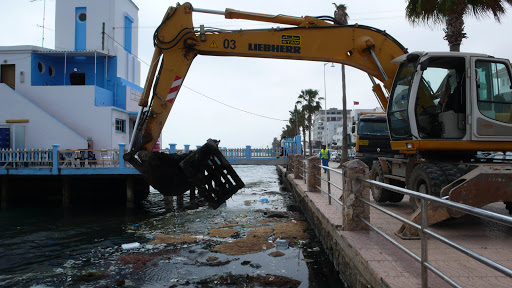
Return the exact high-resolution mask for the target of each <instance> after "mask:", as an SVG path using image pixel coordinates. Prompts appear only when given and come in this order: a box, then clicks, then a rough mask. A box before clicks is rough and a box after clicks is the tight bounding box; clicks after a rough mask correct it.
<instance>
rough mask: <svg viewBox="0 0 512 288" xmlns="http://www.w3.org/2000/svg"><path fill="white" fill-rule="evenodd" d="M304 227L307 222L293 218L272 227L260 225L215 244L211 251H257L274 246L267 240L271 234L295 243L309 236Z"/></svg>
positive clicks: (228, 252) (249, 252)
mask: <svg viewBox="0 0 512 288" xmlns="http://www.w3.org/2000/svg"><path fill="white" fill-rule="evenodd" d="M306 229H307V224H306V222H303V221H295V220H293V221H288V222H283V223H277V224H276V225H274V226H273V227H260V228H257V229H254V230H251V231H249V233H248V234H247V237H245V238H242V239H238V240H235V241H233V242H230V243H225V244H221V245H218V246H215V247H213V249H212V250H211V251H213V252H220V253H224V254H227V255H244V254H251V253H257V252H260V251H263V250H267V249H271V248H274V246H275V245H274V243H272V242H269V240H268V239H269V238H270V236H272V235H273V236H274V237H273V238H274V239H278V238H280V239H286V240H288V241H290V242H292V243H295V242H296V241H297V240H306V239H308V238H309V235H308V234H306V233H304V230H306Z"/></svg>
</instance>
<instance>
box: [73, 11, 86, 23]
mask: <svg viewBox="0 0 512 288" xmlns="http://www.w3.org/2000/svg"><path fill="white" fill-rule="evenodd" d="M76 18H77V20H78V22H85V20H87V14H86V13H85V12H80V13H78V15H77V17H76Z"/></svg>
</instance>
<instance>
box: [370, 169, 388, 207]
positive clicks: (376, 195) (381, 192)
mask: <svg viewBox="0 0 512 288" xmlns="http://www.w3.org/2000/svg"><path fill="white" fill-rule="evenodd" d="M370 179H371V180H374V181H378V182H384V174H383V172H382V167H381V166H380V161H373V164H372V171H371V172H370ZM371 191H372V196H373V200H375V202H378V203H384V202H387V201H389V200H390V199H391V193H393V191H390V190H388V189H384V188H382V187H378V186H376V185H371Z"/></svg>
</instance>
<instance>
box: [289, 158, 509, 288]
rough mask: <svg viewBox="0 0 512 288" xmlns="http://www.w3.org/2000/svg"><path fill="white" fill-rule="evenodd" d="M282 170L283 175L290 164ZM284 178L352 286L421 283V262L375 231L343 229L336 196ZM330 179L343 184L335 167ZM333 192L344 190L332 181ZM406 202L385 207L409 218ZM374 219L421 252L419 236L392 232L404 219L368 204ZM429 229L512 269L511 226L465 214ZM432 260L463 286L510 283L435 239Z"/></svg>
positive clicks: (494, 207)
mask: <svg viewBox="0 0 512 288" xmlns="http://www.w3.org/2000/svg"><path fill="white" fill-rule="evenodd" d="M338 165H339V164H338V163H333V162H331V163H330V164H329V166H330V167H332V168H336V167H337V166H338ZM279 169H281V172H283V176H284V175H285V174H284V173H285V172H286V169H285V168H283V167H279ZM322 178H324V179H326V174H325V173H322ZM286 179H287V181H288V184H290V185H289V186H291V188H293V190H295V191H294V192H295V193H296V194H297V196H298V197H299V199H300V204H301V206H302V208H303V210H305V213H306V214H307V217H308V220H309V221H310V222H312V223H311V224H312V226H313V227H316V228H315V230H316V232H317V234H318V235H319V237H320V238H321V239H322V242H323V244H324V247H325V249H326V251H327V252H328V254H329V256H330V257H331V259H332V260H333V262H334V264H335V266H336V267H338V271H339V272H340V276H341V277H342V278H343V279H345V280H346V282H347V284H348V285H349V287H351V288H355V287H421V268H420V264H419V263H418V262H416V261H415V260H413V259H412V258H410V257H409V256H408V255H407V254H405V253H404V252H402V251H401V250H400V249H399V248H397V247H395V246H394V245H393V244H391V243H390V242H389V241H388V240H386V239H385V238H383V237H382V236H380V235H379V234H377V233H376V232H373V231H343V230H342V207H341V205H340V204H338V203H336V202H335V201H332V205H329V204H328V196H327V194H325V193H321V192H307V191H306V190H307V188H306V184H305V183H304V180H302V179H293V173H292V174H288V175H286ZM331 181H332V182H333V183H335V184H336V185H338V186H340V187H341V186H342V176H341V175H340V174H338V173H332V172H331ZM322 190H324V191H327V183H326V182H325V181H322ZM331 192H332V194H333V195H334V196H335V197H336V199H338V198H339V197H340V196H341V193H342V192H341V191H340V190H339V189H337V188H335V187H333V186H331ZM372 201H373V200H372ZM408 203H409V199H408V196H405V198H404V200H402V202H400V203H394V204H392V203H388V204H384V205H382V206H386V207H387V208H388V209H389V210H391V211H393V212H395V213H397V214H399V215H401V216H403V217H405V218H408V216H409V215H410V214H411V213H412V211H411V210H410V208H409V207H408ZM484 209H487V210H491V211H493V212H496V213H500V214H504V215H508V212H507V210H506V209H505V205H504V204H503V203H494V204H490V205H488V206H485V207H484ZM370 221H371V223H372V224H373V225H376V226H377V227H379V228H380V229H381V230H383V231H384V232H385V233H386V234H387V235H389V236H391V237H392V238H393V239H394V240H396V241H398V242H399V243H400V244H402V245H403V246H405V247H406V248H408V249H409V250H411V251H413V253H414V254H416V255H418V256H421V250H420V249H421V248H420V240H402V239H400V238H399V237H397V236H395V235H394V232H396V231H397V230H398V229H399V227H400V226H401V222H400V221H398V220H395V219H394V218H392V217H390V216H388V215H386V214H384V213H382V212H380V211H378V210H376V209H374V208H371V209H370ZM431 228H432V230H434V231H435V232H436V233H438V234H440V235H442V236H444V237H446V238H448V239H450V240H451V241H453V242H455V243H457V244H459V245H462V246H464V247H466V248H469V249H471V250H473V251H474V252H476V253H478V254H480V255H482V256H484V257H487V258H489V259H491V260H492V261H495V262H497V263H499V264H501V265H503V266H505V267H507V268H512V227H508V226H504V225H501V224H497V223H494V222H491V221H488V220H484V219H479V218H477V217H474V216H471V215H466V216H463V217H461V218H458V219H453V220H451V219H450V220H447V221H445V222H442V223H438V224H436V225H434V226H432V227H431ZM428 262H429V263H430V264H431V265H433V266H434V267H436V268H437V269H439V270H440V271H441V272H443V273H445V274H446V275H447V276H448V277H450V278H451V279H453V280H454V281H455V282H456V283H458V284H459V285H460V286H462V287H478V288H485V287H492V288H498V287H500V288H501V287H503V288H505V287H506V288H510V287H512V278H509V277H507V276H505V275H503V274H501V273H499V272H496V271H495V270H493V269H491V268H488V267H486V266H485V265H483V264H480V263H479V262H477V261H476V260H473V259H472V258H470V257H468V256H466V255H464V254H462V253H460V252H458V251H456V250H455V249H453V248H450V247H448V246H447V245H445V244H443V243H441V242H439V241H438V240H435V239H432V238H431V239H429V241H428ZM428 281H429V282H428V283H429V287H451V286H450V285H449V284H447V283H446V282H445V281H444V280H442V279H440V278H439V277H438V276H436V275H435V274H433V273H432V272H430V273H429V278H428Z"/></svg>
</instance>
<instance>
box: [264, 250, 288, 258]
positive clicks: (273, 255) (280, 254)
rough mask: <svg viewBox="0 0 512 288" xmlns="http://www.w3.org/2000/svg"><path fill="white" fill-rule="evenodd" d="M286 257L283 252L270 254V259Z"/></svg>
mask: <svg viewBox="0 0 512 288" xmlns="http://www.w3.org/2000/svg"><path fill="white" fill-rule="evenodd" d="M284 255H286V254H284V253H283V252H281V251H274V252H272V253H269V254H268V256H270V257H282V256H284Z"/></svg>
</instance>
